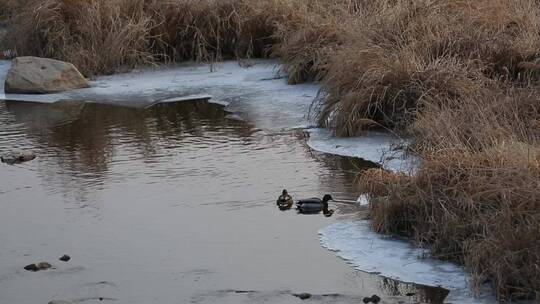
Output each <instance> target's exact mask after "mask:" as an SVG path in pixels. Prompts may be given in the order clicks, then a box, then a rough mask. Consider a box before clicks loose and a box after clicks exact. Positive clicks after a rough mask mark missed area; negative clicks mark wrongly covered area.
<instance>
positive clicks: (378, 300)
mask: <svg viewBox="0 0 540 304" xmlns="http://www.w3.org/2000/svg"><path fill="white" fill-rule="evenodd" d="M380 301H381V298H379V296H377V295H372V296H371V302H373V303H374V304H377V303H379V302H380Z"/></svg>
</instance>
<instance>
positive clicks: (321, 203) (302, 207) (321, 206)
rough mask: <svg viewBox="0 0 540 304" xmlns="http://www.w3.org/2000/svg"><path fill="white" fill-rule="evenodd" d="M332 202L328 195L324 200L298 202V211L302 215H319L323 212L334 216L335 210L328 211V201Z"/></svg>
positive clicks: (308, 199)
mask: <svg viewBox="0 0 540 304" xmlns="http://www.w3.org/2000/svg"><path fill="white" fill-rule="evenodd" d="M330 200H332V196H330V195H329V194H326V195H325V196H324V197H323V199H320V198H317V197H313V198H307V199H302V200H299V201H298V202H296V209H298V211H299V212H300V213H319V212H321V211H322V212H323V213H324V214H325V215H332V213H333V212H334V211H333V210H328V201H330Z"/></svg>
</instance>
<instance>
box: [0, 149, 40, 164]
mask: <svg viewBox="0 0 540 304" xmlns="http://www.w3.org/2000/svg"><path fill="white" fill-rule="evenodd" d="M35 158H36V154H34V152H32V151H12V152H10V153H7V154H5V155H2V156H0V161H1V162H3V163H6V164H9V165H14V164H18V163H22V162H27V161H31V160H33V159H35Z"/></svg>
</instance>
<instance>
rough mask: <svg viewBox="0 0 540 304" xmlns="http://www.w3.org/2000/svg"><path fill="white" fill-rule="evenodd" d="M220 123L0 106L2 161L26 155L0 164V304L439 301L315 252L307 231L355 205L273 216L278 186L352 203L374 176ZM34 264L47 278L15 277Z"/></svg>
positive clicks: (218, 119)
mask: <svg viewBox="0 0 540 304" xmlns="http://www.w3.org/2000/svg"><path fill="white" fill-rule="evenodd" d="M227 114H228V113H226V112H225V111H224V110H223V108H222V107H220V106H217V105H212V104H208V103H204V102H182V103H169V104H159V105H156V106H153V107H151V108H148V109H136V108H125V107H119V106H111V105H99V104H93V103H77V102H60V103H53V104H36V103H26V102H9V101H8V102H1V103H0V152H5V151H9V150H11V149H14V148H18V149H30V150H33V151H35V152H36V154H37V158H36V159H35V160H33V161H31V162H27V163H22V164H17V165H7V164H0V165H1V166H0V181H1V183H0V210H1V211H0V244H1V245H0V246H1V247H0V303H17V304H27V303H28V304H36V303H48V302H49V301H51V300H66V301H70V302H72V303H94V302H95V303H107V302H110V303H130V304H137V303H141V304H143V303H144V304H147V303H244V302H245V303H263V302H264V303H300V302H302V300H300V299H299V298H298V297H295V296H294V294H299V293H310V294H312V295H313V296H312V299H311V300H310V301H313V302H315V303H317V302H318V303H359V302H361V300H362V299H363V298H364V297H366V296H371V295H372V294H377V295H379V296H380V297H381V298H382V299H383V302H386V303H398V302H400V301H402V302H403V303H416V302H422V303H424V302H425V303H441V302H442V299H443V298H444V297H445V296H446V294H447V291H446V290H443V289H439V288H430V287H427V286H417V285H414V284H404V283H400V282H398V281H394V280H390V279H385V278H382V277H379V276H377V275H374V274H367V273H364V272H361V271H356V270H354V269H353V268H352V267H350V266H349V265H347V264H346V263H344V261H343V260H341V259H340V258H338V257H337V256H335V255H334V254H333V253H332V252H331V251H328V250H326V249H324V248H323V247H321V245H320V241H319V237H318V230H319V229H322V228H324V227H327V226H329V225H331V224H332V223H336V222H339V221H341V220H343V219H347V218H358V217H359V216H362V214H363V212H364V210H363V209H362V207H361V206H359V205H356V204H333V205H331V208H334V209H336V212H335V214H334V216H332V217H330V218H328V217H324V216H322V215H309V216H307V215H299V214H297V213H296V212H295V211H293V210H289V211H285V212H282V211H280V210H278V208H276V206H275V199H276V197H277V196H278V195H279V193H280V191H281V190H282V189H283V188H287V189H288V190H289V192H290V193H291V194H292V195H293V196H294V197H295V198H302V197H312V196H321V195H322V194H324V193H332V195H333V196H334V197H339V198H343V199H353V200H354V199H355V198H356V196H357V191H356V190H355V189H353V188H351V185H353V184H354V183H353V181H354V179H355V178H356V174H357V173H358V172H359V171H360V170H362V169H363V168H366V167H369V166H372V165H373V164H371V163H366V162H364V161H361V160H359V159H355V158H347V157H341V156H333V155H327V154H321V153H318V152H315V151H313V150H311V149H310V148H309V147H308V145H307V143H306V141H307V140H306V136H305V133H304V132H303V131H298V130H284V131H283V130H282V131H264V130H260V129H257V128H255V127H254V126H253V125H251V124H249V123H247V122H243V121H237V120H231V119H228V118H227ZM63 254H68V255H70V256H71V260H70V261H69V262H62V261H59V260H58V258H59V257H60V256H61V255H63ZM40 261H48V262H50V263H51V264H52V265H53V268H52V269H49V270H45V271H39V272H30V271H26V270H24V269H23V267H24V266H25V265H27V264H30V263H35V262H40ZM413 294H414V296H413Z"/></svg>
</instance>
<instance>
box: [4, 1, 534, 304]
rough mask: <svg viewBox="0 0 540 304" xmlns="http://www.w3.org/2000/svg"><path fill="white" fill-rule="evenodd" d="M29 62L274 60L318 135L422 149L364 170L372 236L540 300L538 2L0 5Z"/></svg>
mask: <svg viewBox="0 0 540 304" xmlns="http://www.w3.org/2000/svg"><path fill="white" fill-rule="evenodd" d="M0 6H1V7H2V8H3V10H4V14H5V15H11V16H12V19H11V21H10V25H11V28H10V32H9V34H8V37H7V43H8V44H9V45H10V47H12V48H16V49H17V51H18V52H19V54H26V55H38V56H44V57H54V58H59V59H63V60H67V61H71V62H73V63H75V64H76V65H77V66H79V67H80V68H81V70H82V71H83V73H84V74H86V75H94V74H104V73H114V72H118V71H121V70H123V69H126V68H130V67H133V66H135V65H138V64H152V63H159V62H175V61H184V60H199V61H215V60H221V59H227V58H236V59H240V60H243V59H245V58H250V57H269V56H275V57H280V58H281V59H282V60H283V62H284V69H285V70H286V71H287V72H288V74H289V82H290V83H300V82H303V81H307V80H316V81H319V82H320V83H321V86H322V90H321V93H320V94H319V98H318V100H317V102H316V103H315V108H316V110H317V111H315V113H317V115H316V117H315V118H316V119H317V120H318V121H319V123H320V125H323V126H326V127H329V128H332V129H334V130H335V132H336V133H337V134H338V135H343V136H350V135H358V134H361V133H362V131H363V130H365V129H368V128H373V127H374V126H375V127H376V126H379V127H380V126H384V127H385V128H391V129H394V130H396V131H397V132H402V133H407V134H411V135H413V136H414V138H415V142H414V144H413V145H412V146H411V147H410V150H411V151H414V153H416V154H417V155H418V156H419V157H420V158H422V159H423V163H422V165H421V167H420V168H419V171H418V173H417V174H416V175H415V176H414V177H406V176H400V175H395V174H390V173H388V172H383V171H369V172H368V173H366V174H365V175H364V177H363V178H362V181H361V182H362V185H363V186H364V188H365V190H366V192H369V193H370V194H371V198H372V201H373V204H372V212H371V213H372V217H373V220H374V221H373V224H374V228H375V229H376V230H377V231H379V232H382V233H398V234H405V235H408V236H410V237H412V238H414V239H415V240H416V241H417V242H418V243H420V244H422V245H425V246H429V247H431V248H432V249H433V252H434V255H436V256H437V257H440V258H444V259H451V260H455V261H458V262H460V263H463V264H464V265H466V266H467V268H468V269H469V270H470V271H471V272H472V273H473V275H474V278H475V281H474V284H475V286H478V285H479V284H481V283H483V282H485V281H486V280H489V281H491V282H492V283H493V284H494V286H496V288H497V290H498V292H499V296H500V299H501V301H504V300H506V299H508V297H510V296H513V297H519V296H523V297H525V296H526V297H536V299H537V301H540V98H539V97H538V96H539V93H540V86H539V83H538V81H539V78H540V33H539V29H540V4H539V3H538V2H537V1H534V0H474V1H473V0H457V1H443V0H439V1H435V0H378V1H362V0H319V1H316V0H312V1H306V0H259V1H256V0H222V1H217V0H216V1H211V0H200V1H198V0H197V1H196V0H169V1H157V0H154V1H152V0H84V1H83V0H42V1H33V0H30V1H11V2H10V1H6V0H0Z"/></svg>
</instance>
